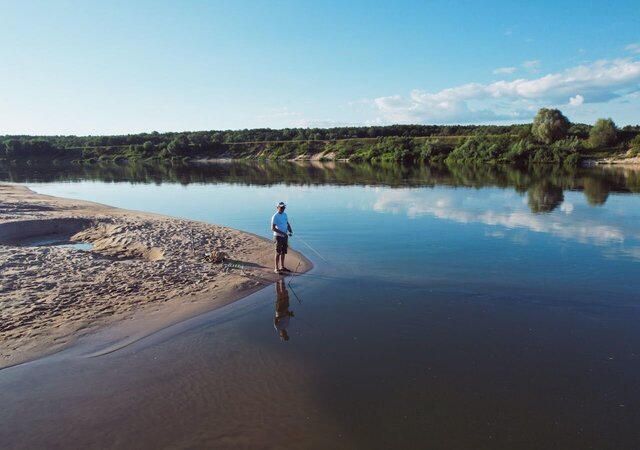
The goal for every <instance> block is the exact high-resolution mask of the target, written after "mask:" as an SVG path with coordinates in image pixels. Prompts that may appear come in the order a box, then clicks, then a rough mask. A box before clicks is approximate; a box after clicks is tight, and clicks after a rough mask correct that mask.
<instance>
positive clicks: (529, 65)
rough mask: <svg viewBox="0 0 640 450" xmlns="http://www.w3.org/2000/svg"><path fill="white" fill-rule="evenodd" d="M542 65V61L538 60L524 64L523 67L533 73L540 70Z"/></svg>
mask: <svg viewBox="0 0 640 450" xmlns="http://www.w3.org/2000/svg"><path fill="white" fill-rule="evenodd" d="M541 63H542V61H540V60H539V59H536V60H533V61H525V62H524V63H522V67H524V68H525V69H527V70H530V71H532V72H537V71H538V69H539V68H540V64H541Z"/></svg>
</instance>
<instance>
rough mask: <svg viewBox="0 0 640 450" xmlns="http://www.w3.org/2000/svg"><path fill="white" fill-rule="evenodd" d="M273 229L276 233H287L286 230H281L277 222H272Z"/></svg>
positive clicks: (284, 234)
mask: <svg viewBox="0 0 640 450" xmlns="http://www.w3.org/2000/svg"><path fill="white" fill-rule="evenodd" d="M271 230H272V231H275V232H276V233H280V234H281V235H283V236H286V235H287V233H285V232H284V231H282V230H279V229H278V227H277V226H276V224H275V223H272V224H271Z"/></svg>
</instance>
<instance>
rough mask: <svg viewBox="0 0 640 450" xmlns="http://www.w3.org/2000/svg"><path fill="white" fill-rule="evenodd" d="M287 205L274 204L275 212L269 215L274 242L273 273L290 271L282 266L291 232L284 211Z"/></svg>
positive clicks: (281, 203)
mask: <svg viewBox="0 0 640 450" xmlns="http://www.w3.org/2000/svg"><path fill="white" fill-rule="evenodd" d="M286 207H287V205H285V204H284V202H280V203H278V204H277V205H276V209H277V212H276V213H275V214H274V215H273V217H271V230H272V231H273V237H274V239H275V242H276V267H275V269H273V271H274V272H275V273H282V272H291V271H290V270H289V269H287V268H286V267H285V266H284V257H285V255H286V254H287V249H288V247H289V236H291V235H292V234H293V230H292V229H291V225H289V218H288V217H287V214H286V213H285V212H284V210H285V208H286Z"/></svg>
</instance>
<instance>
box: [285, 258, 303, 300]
mask: <svg viewBox="0 0 640 450" xmlns="http://www.w3.org/2000/svg"><path fill="white" fill-rule="evenodd" d="M300 264H302V261H298V265H297V266H296V268H295V269H293V275H291V278H289V282H288V283H287V286H289V287H291V282H292V281H293V279H294V278H295V277H296V275H298V267H300ZM296 297H297V295H296ZM300 303H302V302H300Z"/></svg>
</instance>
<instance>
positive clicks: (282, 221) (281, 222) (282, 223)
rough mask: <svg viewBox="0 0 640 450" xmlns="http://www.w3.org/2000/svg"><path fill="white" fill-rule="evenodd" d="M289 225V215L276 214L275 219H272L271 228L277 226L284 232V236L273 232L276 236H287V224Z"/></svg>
mask: <svg viewBox="0 0 640 450" xmlns="http://www.w3.org/2000/svg"><path fill="white" fill-rule="evenodd" d="M288 223H289V218H288V217H287V213H285V212H283V213H279V212H277V213H275V214H274V215H273V217H272V218H271V228H273V225H274V224H275V226H276V228H277V229H278V230H280V231H282V232H283V233H284V234H280V233H276V232H275V231H274V232H273V235H274V236H286V234H287V230H288V228H287V224H288Z"/></svg>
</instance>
